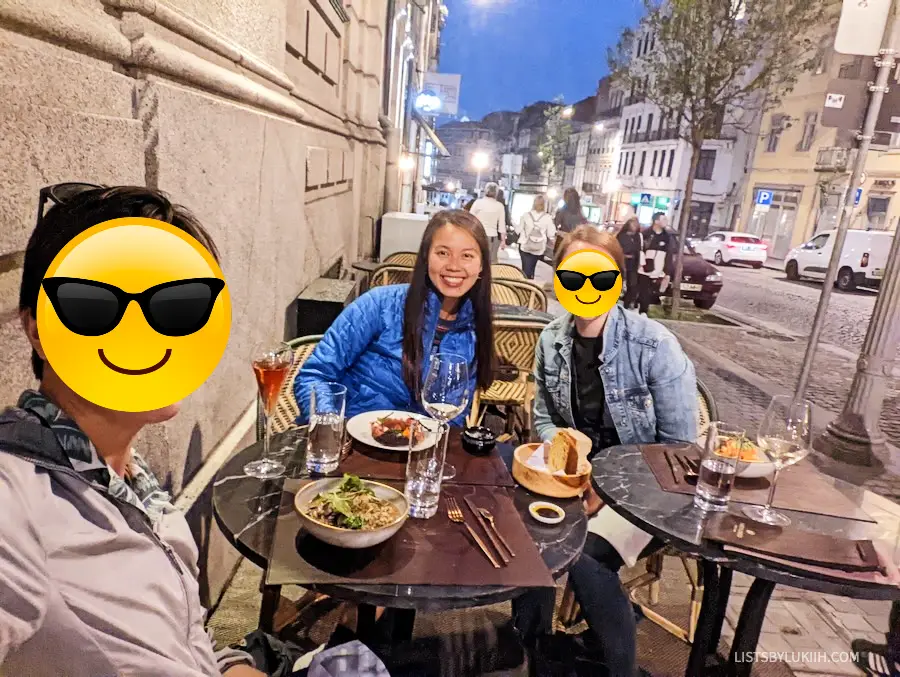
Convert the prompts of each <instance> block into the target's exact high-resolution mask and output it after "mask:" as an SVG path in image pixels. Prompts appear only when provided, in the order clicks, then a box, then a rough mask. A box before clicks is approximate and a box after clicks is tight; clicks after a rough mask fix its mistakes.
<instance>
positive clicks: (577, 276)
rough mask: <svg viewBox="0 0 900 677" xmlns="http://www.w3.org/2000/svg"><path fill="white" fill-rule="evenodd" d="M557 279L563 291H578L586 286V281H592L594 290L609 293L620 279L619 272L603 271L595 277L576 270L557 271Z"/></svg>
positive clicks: (595, 274)
mask: <svg viewBox="0 0 900 677" xmlns="http://www.w3.org/2000/svg"><path fill="white" fill-rule="evenodd" d="M556 277H557V278H559V283H560V284H561V285H562V286H563V289H568V290H569V291H578V290H579V289H581V288H582V287H583V286H584V283H585V281H587V280H590V281H591V284H592V285H593V287H594V289H596V290H597V291H609V290H610V289H612V288H613V287H614V286H615V285H616V280H617V279H619V271H618V270H601V271H600V272H599V273H594V274H593V275H585V274H584V273H579V272H578V271H576V270H557V271H556Z"/></svg>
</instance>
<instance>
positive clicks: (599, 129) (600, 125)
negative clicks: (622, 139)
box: [594, 122, 605, 132]
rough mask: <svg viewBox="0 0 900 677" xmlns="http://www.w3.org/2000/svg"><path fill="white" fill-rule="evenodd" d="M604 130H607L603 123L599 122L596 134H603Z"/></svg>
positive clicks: (595, 129) (595, 128) (595, 126)
mask: <svg viewBox="0 0 900 677" xmlns="http://www.w3.org/2000/svg"><path fill="white" fill-rule="evenodd" d="M604 129H605V127H604V126H603V123H602V122H598V123H597V124H595V125H594V131H595V132H602V131H603V130H604Z"/></svg>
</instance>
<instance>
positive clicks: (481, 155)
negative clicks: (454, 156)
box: [472, 150, 491, 193]
mask: <svg viewBox="0 0 900 677" xmlns="http://www.w3.org/2000/svg"><path fill="white" fill-rule="evenodd" d="M490 164H491V157H490V155H488V154H487V153H485V152H484V151H482V150H479V151H476V152H475V153H473V154H472V166H473V167H474V168H475V169H476V170H477V171H478V177H477V178H476V179H475V192H476V193H477V192H478V191H479V190H481V172H482V170H484V169H487V168H488V166H489V165H490Z"/></svg>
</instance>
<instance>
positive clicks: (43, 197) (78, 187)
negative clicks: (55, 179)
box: [37, 181, 106, 223]
mask: <svg viewBox="0 0 900 677" xmlns="http://www.w3.org/2000/svg"><path fill="white" fill-rule="evenodd" d="M103 188H106V186H98V185H97V184H95V183H79V182H77V181H70V182H67V183H57V184H56V185H53V186H45V187H44V188H41V192H40V201H39V202H38V213H37V222H38V223H40V222H41V219H42V218H44V207H45V206H46V204H47V202H48V201H49V202H52V203H53V204H56V205H64V204H66V203H67V202H70V201H71V200H72V199H73V198H74V197H76V196H77V195H81V194H82V193H86V192H88V191H90V190H102V189H103Z"/></svg>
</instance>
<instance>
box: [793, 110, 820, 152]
mask: <svg viewBox="0 0 900 677" xmlns="http://www.w3.org/2000/svg"><path fill="white" fill-rule="evenodd" d="M818 120H819V114H818V113H807V114H806V117H805V118H804V119H803V136H802V137H801V138H800V143H798V144H797V150H800V151H808V150H809V149H810V148H812V144H813V139H814V138H815V136H816V122H818Z"/></svg>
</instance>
